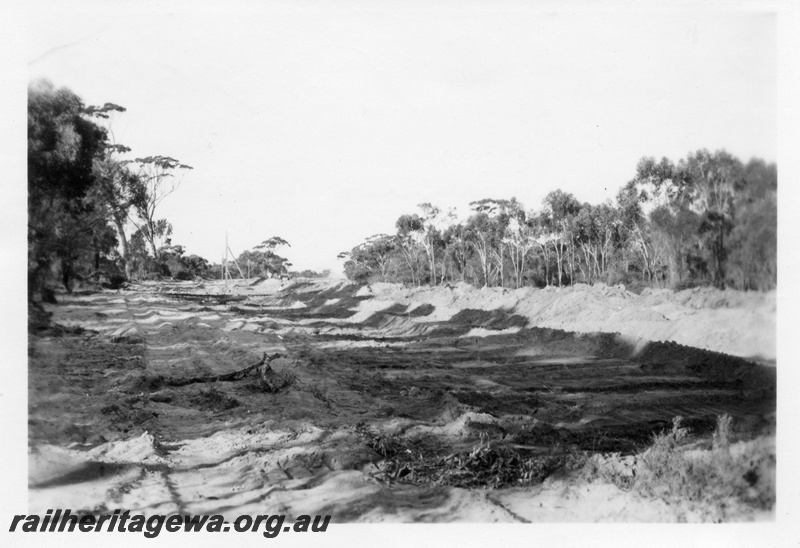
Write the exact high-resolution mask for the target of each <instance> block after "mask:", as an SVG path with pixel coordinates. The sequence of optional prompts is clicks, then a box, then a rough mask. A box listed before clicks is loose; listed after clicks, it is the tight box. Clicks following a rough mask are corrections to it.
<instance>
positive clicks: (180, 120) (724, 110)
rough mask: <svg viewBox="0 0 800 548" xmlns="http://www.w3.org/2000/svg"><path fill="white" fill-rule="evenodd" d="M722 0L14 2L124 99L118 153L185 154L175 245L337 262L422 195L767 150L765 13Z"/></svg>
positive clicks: (76, 74)
mask: <svg viewBox="0 0 800 548" xmlns="http://www.w3.org/2000/svg"><path fill="white" fill-rule="evenodd" d="M665 5H666V4H665ZM685 5H686V6H690V4H685ZM750 5H751V6H752V5H753V4H750ZM563 6H570V7H569V8H565V7H563ZM651 6H652V5H651ZM675 6H677V5H675ZM713 6H717V7H718V8H719V9H712V8H713ZM723 6H724V5H723V4H705V7H704V8H703V9H698V8H686V9H677V8H673V9H660V8H653V7H650V8H648V9H635V8H634V7H632V6H631V5H629V4H609V3H598V4H580V3H574V4H563V3H561V4H559V3H551V2H538V3H537V2H526V3H523V2H517V1H507V0H506V1H503V0H500V1H493V2H487V1H480V2H479V1H464V2H445V1H433V2H426V3H420V2H400V1H384V2H364V1H354V0H353V1H342V2H333V3H331V2H311V1H299V2H249V1H239V2H225V3H217V2H213V3H212V2H203V1H200V2H192V3H184V2H154V3H148V2H136V3H133V2H126V1H122V2H114V3H109V2H68V3H63V2H35V3H33V4H32V7H30V8H29V11H28V13H29V19H28V32H27V40H28V43H27V59H26V63H27V72H28V78H29V79H36V78H47V79H49V80H50V81H52V82H53V83H54V84H55V85H56V86H58V87H61V86H64V87H68V88H69V89H71V90H72V91H74V92H75V93H76V94H78V95H79V96H80V97H82V98H83V99H84V101H85V103H87V104H102V103H105V102H107V101H109V102H113V103H117V104H119V105H122V106H124V107H125V108H126V109H127V111H126V112H125V113H122V114H120V115H118V116H115V118H114V119H113V121H112V130H113V136H114V139H115V141H116V142H119V143H122V144H125V145H127V146H129V147H131V148H132V149H133V151H132V156H148V155H155V154H163V155H168V156H172V157H174V158H177V159H178V160H180V161H181V162H183V163H186V164H189V165H191V166H192V167H193V168H194V169H193V170H192V171H188V172H186V173H185V174H184V175H183V178H182V180H181V184H180V187H179V188H178V190H176V192H175V193H173V194H172V195H171V196H170V197H169V198H167V199H166V200H165V201H164V202H163V205H162V207H161V215H162V216H163V217H166V218H167V219H169V220H170V222H171V223H172V225H173V227H174V234H173V238H172V240H173V243H177V244H181V245H183V246H184V247H185V248H186V252H187V254H190V253H194V254H198V255H201V256H203V257H205V258H207V259H209V260H210V261H212V262H219V261H220V260H221V259H222V255H223V252H224V243H225V237H226V233H227V237H228V241H229V245H230V247H231V249H232V251H233V252H234V253H235V254H236V255H238V254H239V253H241V252H242V251H244V250H245V249H250V248H252V247H253V246H255V245H257V244H259V243H260V242H261V241H263V240H265V239H267V238H269V237H271V236H281V237H283V238H284V239H286V240H287V241H289V243H290V244H291V248H284V249H283V250H281V251H282V253H281V254H282V255H284V256H286V257H288V258H289V260H290V261H291V262H292V263H293V265H294V266H293V268H294V269H300V270H302V269H306V268H308V269H313V270H318V271H319V270H323V269H326V268H327V269H332V270H333V271H334V273H336V274H338V273H340V272H341V270H342V264H341V261H339V260H337V258H336V256H337V254H338V253H339V252H341V251H346V250H349V249H351V248H352V247H353V246H355V245H357V244H358V243H360V242H362V241H363V240H364V239H365V238H366V237H368V236H371V235H373V234H377V233H392V232H394V226H395V221H396V220H397V218H398V217H399V216H400V215H402V214H406V213H414V212H419V210H418V207H417V206H418V204H421V203H424V202H428V203H433V204H434V205H437V206H439V207H441V208H442V209H445V210H446V209H448V208H450V207H456V208H457V210H458V213H459V214H460V215H461V216H462V217H464V216H466V215H467V214H468V213H469V202H471V201H474V200H479V199H482V198H511V197H516V198H517V199H518V200H520V201H521V202H522V203H523V204H525V206H526V207H528V208H529V209H533V208H539V207H540V205H541V202H542V199H543V198H544V196H545V195H546V194H547V193H548V192H550V191H552V190H555V189H557V188H560V189H562V190H565V191H568V192H571V193H573V194H574V195H575V196H576V197H577V198H578V199H579V200H580V201H582V202H590V203H599V202H602V201H604V200H607V199H612V200H613V198H614V197H615V195H616V193H617V191H618V190H619V188H620V187H621V186H622V185H623V184H624V183H626V182H627V181H628V180H630V179H631V178H632V177H633V175H634V173H635V167H636V163H637V162H638V160H639V159H640V158H642V157H643V156H656V157H662V156H666V157H668V158H670V159H672V160H675V161H677V160H679V159H680V158H683V157H685V156H686V155H687V154H688V153H689V152H691V151H696V150H698V149H701V148H708V149H710V150H712V151H713V150H717V149H721V148H724V149H726V150H727V151H729V152H731V153H732V154H734V155H736V156H738V157H739V158H741V159H742V160H748V159H750V158H751V157H754V156H755V157H760V158H763V159H765V160H767V161H776V160H777V150H778V149H777V146H778V142H777V134H778V132H777V124H778V117H777V112H778V111H777V108H778V107H777V105H778V49H777V24H776V20H777V17H776V15H775V13H771V12H769V11H768V10H766V9H758V8H753V7H750V8H741V7H740V8H737V9H730V8H724V7H723Z"/></svg>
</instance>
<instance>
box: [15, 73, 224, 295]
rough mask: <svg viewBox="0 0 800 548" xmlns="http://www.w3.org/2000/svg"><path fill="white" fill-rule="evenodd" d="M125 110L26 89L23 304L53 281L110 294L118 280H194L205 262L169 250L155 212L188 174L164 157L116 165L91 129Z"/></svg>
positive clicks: (49, 88)
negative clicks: (99, 285)
mask: <svg viewBox="0 0 800 548" xmlns="http://www.w3.org/2000/svg"><path fill="white" fill-rule="evenodd" d="M121 112H125V108H123V107H121V106H119V105H116V104H113V103H105V104H104V105H103V106H99V107H98V106H91V105H89V106H87V105H85V104H84V103H83V101H82V100H81V98H80V97H78V96H77V95H76V94H74V93H73V92H72V91H70V90H68V89H66V88H60V89H56V88H55V87H54V86H53V84H52V83H50V82H48V81H44V80H42V81H36V82H32V83H31V84H30V85H29V87H28V296H29V299H31V300H33V299H35V298H38V297H40V296H41V295H42V293H43V291H44V290H45V287H46V284H47V283H48V282H49V281H51V280H54V279H55V280H59V281H60V282H61V283H62V284H63V285H64V287H65V288H66V289H67V291H70V290H71V288H72V286H73V283H74V281H75V280H76V279H78V280H85V279H94V280H97V281H104V282H105V283H108V284H111V285H114V284H119V283H121V282H122V281H124V280H133V279H138V280H141V279H151V278H157V277H161V276H165V275H167V276H175V275H178V276H179V277H180V276H181V275H183V276H184V277H186V276H187V275H194V274H197V273H202V272H204V271H205V270H207V269H208V267H209V264H208V261H206V260H205V259H203V258H202V257H199V256H196V255H189V256H184V249H183V246H180V245H173V244H172V240H171V235H172V225H171V224H170V223H169V221H168V220H167V219H164V218H162V217H160V215H159V214H158V213H159V206H160V204H161V203H162V201H163V200H164V199H165V198H166V197H167V196H168V195H170V194H171V193H172V192H173V191H174V190H175V189H176V188H177V186H178V184H179V182H180V174H181V173H182V172H184V171H185V170H190V169H192V168H191V166H188V165H186V164H183V163H181V162H179V161H178V160H176V159H175V158H172V157H170V156H163V155H156V156H146V157H138V158H135V159H123V158H124V157H125V156H126V155H127V153H129V152H130V149H129V148H128V147H126V146H125V145H122V144H119V143H116V142H115V141H114V139H113V132H112V131H111V130H110V129H109V128H107V127H104V126H103V125H102V124H101V123H100V121H101V120H109V119H110V118H111V117H113V116H114V115H115V114H116V113H121Z"/></svg>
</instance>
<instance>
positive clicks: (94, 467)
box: [29, 280, 776, 522]
mask: <svg viewBox="0 0 800 548" xmlns="http://www.w3.org/2000/svg"><path fill="white" fill-rule="evenodd" d="M589 289H591V288H589ZM608 289H612V288H607V289H603V291H606V292H608ZM427 291H428V293H425V291H422V290H403V289H401V288H398V287H392V286H388V285H381V286H376V287H372V288H370V287H358V286H354V285H348V284H345V283H334V282H330V281H300V282H294V283H291V284H283V285H281V284H279V283H277V282H272V281H269V280H268V281H266V282H263V283H255V284H254V285H245V284H242V285H241V286H240V287H237V288H228V289H227V290H226V289H225V288H224V287H223V286H221V285H220V284H206V285H197V284H149V285H142V286H139V287H137V288H135V289H134V290H129V291H122V292H105V293H95V294H85V295H78V296H71V297H67V296H64V297H63V298H62V299H61V303H60V304H59V305H56V306H51V307H49V308H48V311H50V312H52V314H53V316H52V320H53V321H54V322H55V324H56V327H51V328H48V329H44V330H38V331H34V332H32V335H31V338H30V360H29V365H30V369H29V406H30V409H29V438H30V478H29V483H30V506H31V508H30V511H31V512H34V511H40V512H42V513H43V512H44V511H45V509H47V508H57V507H58V508H73V509H83V510H85V511H87V512H89V511H92V512H96V511H102V510H106V509H111V510H113V509H115V508H125V509H130V510H131V511H141V512H144V513H148V514H149V513H173V512H190V513H195V514H200V513H203V514H209V513H222V514H224V515H226V516H231V517H234V516H236V515H239V514H243V513H253V514H265V513H285V514H289V515H295V516H296V515H300V514H318V513H324V514H331V515H332V516H333V520H335V521H339V522H341V521H682V520H690V521H692V520H719V519H728V520H730V519H733V520H741V519H763V518H764V517H769V515H770V514H769V512H770V510H771V507H772V505H773V504H774V468H775V453H774V433H775V406H776V403H775V368H774V365H769V358H770V355H769V354H770V352H769V344H767V345H765V348H766V349H767V350H763V349H762V348H755V349H752V352H750V350H747V349H746V351H741V352H738V353H739V354H750V353H751V354H753V355H757V356H759V360H758V363H756V361H753V360H747V359H744V358H740V357H734V356H730V355H726V354H722V353H718V352H712V351H708V350H701V349H696V348H690V347H687V346H681V345H679V344H677V343H674V342H663V343H662V342H649V343H648V342H643V341H642V340H640V339H637V338H636V337H635V336H632V335H631V334H629V335H628V336H620V335H618V334H615V333H597V332H595V333H574V332H568V331H562V330H559V329H553V328H543V327H535V325H543V324H544V325H546V324H547V323H548V322H547V321H540V322H534V319H533V316H535V314H539V315H542V314H543V312H542V310H543V309H544V308H546V307H550V308H552V309H555V308H557V306H558V304H557V300H552V299H551V301H552V302H551V301H547V302H546V303H545V304H546V306H544V305H542V306H540V307H539V308H538V309H536V310H534V308H535V307H534V306H533V305H527V306H526V304H525V303H526V301H525V299H528V300H530V299H533V298H538V296H539V295H542V296H543V298H544V297H547V298H550V297H548V295H550V294H549V293H546V292H541V293H534V292H532V291H527V290H526V291H527V292H526V293H525V294H524V295H521V294H520V293H519V292H517V293H512V294H511V295H510V296H509V295H508V294H507V293H506V292H502V291H496V292H494V293H492V294H491V295H490V297H491V299H493V300H491V302H492V305H491V306H487V301H486V292H485V290H484V292H483V293H481V292H479V291H477V290H475V291H473V290H466V289H465V288H464V287H458V288H450V289H446V288H445V289H436V290H427ZM481 295H483V297H482V298H483V300H481V298H478V297H480V296H481ZM576 295H577V297H575V296H576ZM512 297H513V299H515V300H514V301H513V302H512V303H511V304H509V302H510V301H509V299H511V298H512ZM522 297H524V298H522ZM728 297H730V296H728ZM615 298H617V299H621V298H623V299H624V298H628V297H626V296H625V295H622V296H620V294H619V292H618V291H617V293H613V294H611V295H606V296H605V297H603V295H602V294H601V295H600V296H599V297H598V295H597V291H596V290H595V291H589V290H585V291H583V295H582V292H581V291H573V292H570V293H568V294H566V295H562V296H561V299H562V301H563V303H562V304H563V306H562V309H563V310H564V311H565V315H564V316H563V317H562V318H561V319H560V320H559V319H555V320H553V321H557V322H561V323H562V324H568V323H569V321H570V320H569V318H568V314H569V313H570V312H569V307H575V306H576V305H577V304H579V300H580V299H583V301H584V304H585V306H584V311H585V315H584V316H583V319H584V321H601V320H600V319H599V318H597V319H596V318H594V317H592V318H588V316H590V315H591V314H594V315H597V314H598V311H597V308H596V307H594V308H593V307H592V306H590V305H591V303H592V302H593V301H602V302H603V303H608V302H610V303H612V306H616V304H615V303H614V299H615ZM650 298H651V300H652V299H657V298H661V299H662V300H664V302H655V304H652V303H651V304H652V306H660V307H661V310H662V312H664V311H666V310H667V308H669V311H670V313H671V314H673V319H672V320H670V321H673V323H675V322H676V321H677V322H678V323H680V321H679V315H680V314H679V312H680V310H678V305H676V304H675V303H674V302H668V301H667V300H666V298H665V297H664V295H663V294H659V295H653V296H651V297H650ZM652 306H651V307H650V308H647V309H645V308H643V307H639V308H637V310H638V311H640V312H642V313H645V312H647V313H648V314H650V311H651V310H652ZM670 307H672V308H670ZM706 308H714V307H706ZM717 308H721V307H720V306H718V307H717ZM618 309H619V310H622V307H621V306H620V307H618ZM548 310H549V309H548ZM727 312H728V310H712V311H711V312H709V313H711V314H714V315H716V316H717V317H718V318H719V317H721V315H724V314H727ZM731 312H732V314H734V315H735V314H736V311H735V310H733V311H731ZM700 313H701V315H702V313H703V312H702V311H700ZM662 316H663V314H662ZM739 316H742V314H741V313H740V314H739ZM587 318H588V319H587ZM642 321H645V320H642ZM649 321H651V322H654V321H655V320H654V319H653V318H652V317H650V320H649ZM573 323H575V321H574V320H573ZM678 323H675V325H674V326H671V327H674V328H675V329H676V332H678V333H679V332H680V329H681V327H680V325H678ZM723 323H724V322H722V321H721V322H720V324H723ZM631 325H638V324H636V322H635V321H634V322H632V323H631ZM609 326H610V327H611V328H612V329H613V326H614V324H613V322H609ZM631 329H632V330H633V333H634V334H635V328H631ZM607 330H611V329H607ZM695 331H696V330H695ZM748 336H750V337H752V336H753V335H752V334H750V335H748ZM759 336H761V335H759ZM675 338H680V337H675ZM748 348H752V345H751V347H748ZM265 354H266V355H267V356H271V357H272V358H271V359H269V361H268V362H267V363H268V366H269V367H268V369H266V370H264V371H263V373H262V374H259V373H258V371H254V372H253V374H251V375H248V376H245V377H243V378H241V379H238V380H213V379H214V378H215V377H218V376H219V375H224V374H228V373H232V372H235V371H238V370H241V369H243V368H246V367H247V366H249V365H255V364H258V363H259V362H260V361H261V360H262V358H263V356H264V355H265ZM279 355H280V356H279ZM773 355H774V353H773ZM725 414H727V415H729V416H730V417H731V418H732V423H733V425H734V428H733V432H732V434H731V435H732V436H733V439H732V440H731V442H732V443H733V446H732V451H736V450H739V451H745V450H749V449H748V448H751V447H752V446H753V444H756V445H757V446H758V447H759V451H757V454H758V455H760V457H759V459H757V461H756V460H753V462H751V463H750V465H749V468H748V470H746V471H745V474H743V475H742V476H743V477H742V478H741V480H740V481H741V482H743V489H744V491H743V493H745V494H744V495H741V494H739V495H737V496H735V497H733V498H731V500H729V501H726V502H725V504H723V507H724V508H726V510H725V511H724V512H722V513H720V511H719V509H713V510H709V508H708V505H707V504H705V503H704V502H703V501H702V500H700V499H698V500H691V497H689V500H685V501H682V503H681V504H678V505H676V504H674V501H671V500H670V499H669V496H650V495H647V494H644V493H642V492H639V491H636V490H628V489H626V483H625V482H624V481H617V480H618V479H619V478H620V477H622V478H623V479H624V478H625V477H627V476H628V475H629V476H631V477H633V476H635V471H636V470H637V466H639V465H638V464H637V462H638V461H637V459H639V458H640V457H641V455H642V454H643V453H644V452H645V451H646V449H647V448H648V447H650V446H651V444H652V438H653V435H654V434H657V433H659V432H662V431H665V430H669V429H670V428H671V426H672V424H673V418H674V417H676V416H680V417H682V418H683V420H682V425H683V426H684V427H687V428H688V429H689V433H690V434H689V437H688V438H687V439H686V440H684V444H685V445H686V446H687V447H688V448H689V449H690V450H693V451H695V452H696V453H698V454H700V455H702V454H703V452H706V453H708V454H711V453H710V452H711V441H710V440H711V434H712V432H713V431H714V429H715V426H716V423H717V419H718V417H720V416H722V415H725ZM748 444H750V445H748ZM737 448H738V449H737ZM587 463H592V466H594V468H593V470H594V471H595V474H594V475H593V476H592V477H591V478H590V477H588V476H587V474H586V469H587ZM598 463H600V464H599V465H598ZM598 466H599V468H598ZM604 466H605V467H606V468H609V467H610V468H611V469H614V468H615V467H616V468H619V467H622V468H623V469H624V470H622V471H621V472H619V473H616V472H615V474H616V475H615V476H614V477H615V478H617V480H614V481H602V478H606V479H608V478H609V477H610V476H609V475H608V474H604V473H599V474H598V473H597V470H598V469H602V468H603V467H604ZM601 472H602V470H601ZM748 474H749V475H748ZM745 476H746V477H745Z"/></svg>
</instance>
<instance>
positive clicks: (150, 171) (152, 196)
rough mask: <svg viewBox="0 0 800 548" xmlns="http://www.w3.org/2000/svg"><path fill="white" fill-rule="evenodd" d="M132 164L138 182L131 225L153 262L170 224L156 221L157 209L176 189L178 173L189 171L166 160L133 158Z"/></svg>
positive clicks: (185, 166) (162, 158) (189, 167)
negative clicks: (136, 230) (134, 211)
mask: <svg viewBox="0 0 800 548" xmlns="http://www.w3.org/2000/svg"><path fill="white" fill-rule="evenodd" d="M133 163H134V164H135V165H136V166H137V168H138V173H137V174H136V175H137V177H138V181H139V182H140V184H139V185H138V186H136V187H135V188H134V193H133V194H134V195H133V198H132V202H133V206H134V208H135V210H136V214H137V215H136V216H137V219H135V220H134V224H135V225H136V227H137V228H138V229H139V230H140V232H141V235H142V237H143V238H144V239H145V241H146V242H147V243H148V245H149V247H150V251H151V252H152V256H153V257H154V258H157V257H158V248H159V247H160V246H161V243H162V241H163V240H164V239H165V238H168V237H169V236H170V235H171V234H172V224H171V223H170V222H169V221H167V220H166V219H159V218H158V215H157V211H158V206H159V205H160V204H161V203H162V202H163V201H164V199H165V198H166V197H167V196H169V195H170V194H172V193H173V192H174V191H175V189H176V188H177V187H178V184H179V183H180V179H179V178H178V177H177V174H178V172H179V171H180V170H187V169H193V168H192V167H191V166H188V165H186V164H182V163H180V162H179V161H178V160H176V159H175V158H171V157H169V156H147V157H146V158H136V159H135V160H133Z"/></svg>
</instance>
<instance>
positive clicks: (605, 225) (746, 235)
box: [340, 150, 777, 290]
mask: <svg viewBox="0 0 800 548" xmlns="http://www.w3.org/2000/svg"><path fill="white" fill-rule="evenodd" d="M419 207H420V212H418V213H409V214H404V215H401V216H400V217H399V218H398V220H397V223H396V230H397V231H396V233H395V234H394V235H386V234H382V235H378V236H372V237H370V238H367V239H366V240H365V241H364V242H362V243H361V244H359V245H357V246H356V247H354V248H353V249H352V250H350V251H348V252H345V253H342V254H340V258H342V259H344V260H345V263H344V267H345V274H346V275H347V276H348V278H350V279H352V280H356V281H400V282H405V283H411V284H414V285H421V284H425V283H427V284H444V283H450V282H457V281H464V282H468V283H471V284H474V285H478V286H503V287H521V286H524V285H536V286H544V285H566V284H573V283H579V282H582V283H594V282H598V281H602V282H606V283H619V282H624V283H628V284H632V285H634V286H639V287H643V286H648V285H649V286H657V287H673V288H682V287H689V286H692V285H712V284H713V285H715V286H717V287H733V288H739V289H758V290H768V289H772V288H774V287H775V285H776V283H777V168H776V166H775V165H774V164H767V163H765V162H764V161H762V160H758V159H754V160H751V161H750V162H749V163H747V164H743V163H742V162H740V161H739V160H738V159H736V158H735V157H733V156H732V155H730V154H728V153H727V152H725V151H717V152H714V153H711V152H709V151H707V150H699V151H697V152H694V153H690V154H688V155H687V157H686V158H684V159H681V160H679V161H678V162H672V161H670V160H669V159H667V158H662V159H661V160H656V159H654V158H642V159H641V160H640V161H639V163H638V164H637V166H636V168H635V170H634V176H633V178H632V179H631V180H630V181H628V182H627V183H626V184H624V185H623V186H622V187H621V188H620V190H619V192H618V194H617V198H616V201H615V202H613V203H612V202H611V201H607V202H605V203H602V204H598V205H592V204H588V203H581V202H580V201H579V200H578V199H577V198H576V197H575V196H573V195H572V194H570V193H568V192H564V191H562V190H558V189H557V190H554V191H552V192H550V193H548V194H547V195H546V196H545V198H544V200H543V201H542V204H541V208H540V209H539V210H526V209H525V208H524V206H523V204H521V203H520V202H518V201H517V200H516V199H515V198H511V199H508V200H505V199H494V198H487V199H483V200H477V201H475V202H472V203H471V204H470V208H471V214H470V215H469V216H468V217H467V218H466V219H464V220H459V219H458V218H457V216H456V215H455V214H454V213H453V212H452V211H451V212H450V213H448V215H442V213H441V209H440V208H438V207H436V206H433V205H431V204H420V206H419Z"/></svg>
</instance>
